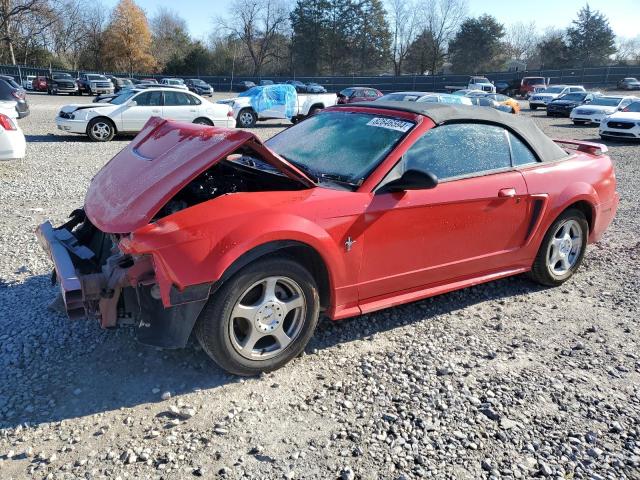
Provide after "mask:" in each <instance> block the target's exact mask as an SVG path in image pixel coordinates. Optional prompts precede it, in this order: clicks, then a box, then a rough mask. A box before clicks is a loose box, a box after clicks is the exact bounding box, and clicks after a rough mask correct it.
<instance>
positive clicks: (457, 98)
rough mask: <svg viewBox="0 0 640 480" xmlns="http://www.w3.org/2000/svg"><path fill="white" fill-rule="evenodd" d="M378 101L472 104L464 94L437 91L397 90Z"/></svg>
mask: <svg viewBox="0 0 640 480" xmlns="http://www.w3.org/2000/svg"><path fill="white" fill-rule="evenodd" d="M376 101H377V102H418V103H448V104H453V105H472V103H471V100H469V98H467V97H464V96H462V95H452V94H450V93H435V92H395V93H387V94H386V95H383V96H381V97H379V98H378V99H377V100H376Z"/></svg>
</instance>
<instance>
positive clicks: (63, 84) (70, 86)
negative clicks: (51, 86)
mask: <svg viewBox="0 0 640 480" xmlns="http://www.w3.org/2000/svg"><path fill="white" fill-rule="evenodd" d="M74 87H75V85H74V84H73V83H72V82H58V88H64V89H65V90H73V88H74Z"/></svg>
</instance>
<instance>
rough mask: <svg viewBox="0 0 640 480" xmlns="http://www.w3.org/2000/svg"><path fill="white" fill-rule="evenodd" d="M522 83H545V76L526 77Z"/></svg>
mask: <svg viewBox="0 0 640 480" xmlns="http://www.w3.org/2000/svg"><path fill="white" fill-rule="evenodd" d="M522 83H523V84H524V85H544V78H542V77H541V78H525V79H524V80H523V81H522Z"/></svg>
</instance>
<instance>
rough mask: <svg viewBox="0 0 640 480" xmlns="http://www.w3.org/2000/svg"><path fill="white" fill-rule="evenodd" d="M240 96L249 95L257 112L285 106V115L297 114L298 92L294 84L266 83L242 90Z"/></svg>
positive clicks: (289, 116)
mask: <svg viewBox="0 0 640 480" xmlns="http://www.w3.org/2000/svg"><path fill="white" fill-rule="evenodd" d="M239 96H240V97H249V98H250V99H251V107H253V109H254V110H255V111H256V113H260V112H264V111H265V110H270V109H272V108H274V107H277V106H284V115H285V117H287V118H291V117H293V116H294V115H296V114H297V111H296V102H297V94H296V89H295V87H294V86H293V85H264V86H260V87H253V88H250V89H249V90H247V91H246V92H242V93H241V94H240V95H239Z"/></svg>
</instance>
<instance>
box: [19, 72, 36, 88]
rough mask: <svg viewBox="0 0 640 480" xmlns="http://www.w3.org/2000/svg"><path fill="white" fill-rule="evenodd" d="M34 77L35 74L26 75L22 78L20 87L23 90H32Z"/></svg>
mask: <svg viewBox="0 0 640 480" xmlns="http://www.w3.org/2000/svg"><path fill="white" fill-rule="evenodd" d="M35 79H36V76H35V75H27V76H26V77H25V78H24V79H23V80H22V88H24V89H25V90H33V81H34V80H35Z"/></svg>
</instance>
